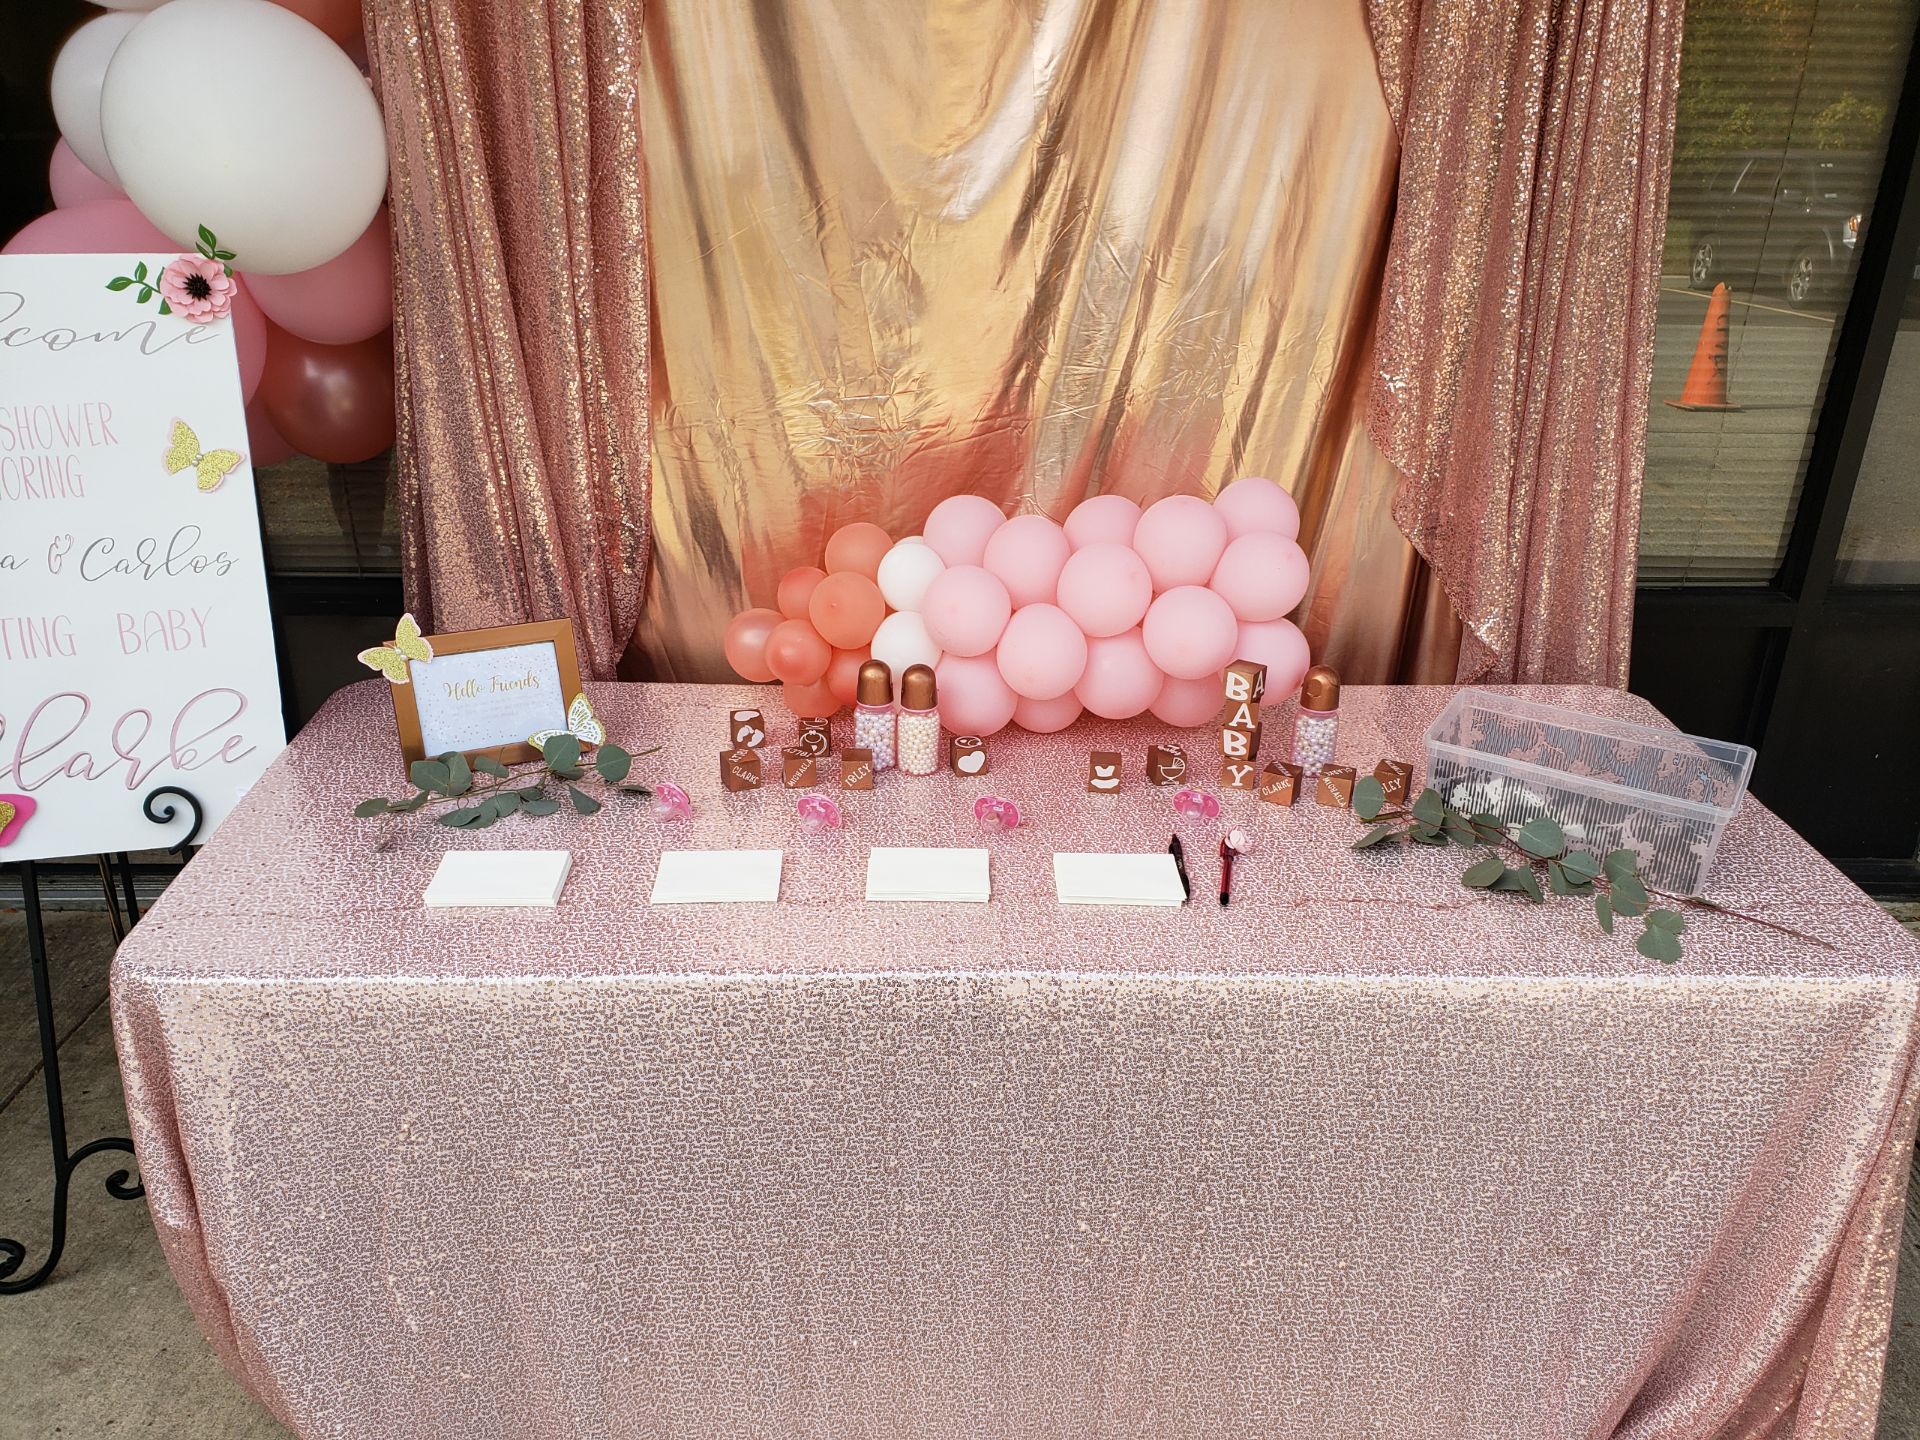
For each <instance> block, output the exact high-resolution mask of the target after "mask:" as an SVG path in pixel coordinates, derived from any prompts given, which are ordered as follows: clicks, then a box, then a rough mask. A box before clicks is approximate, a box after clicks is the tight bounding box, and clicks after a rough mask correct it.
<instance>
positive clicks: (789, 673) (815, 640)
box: [767, 620, 833, 685]
mask: <svg viewBox="0 0 1920 1440" xmlns="http://www.w3.org/2000/svg"><path fill="white" fill-rule="evenodd" d="M832 659H833V651H831V650H829V649H828V648H827V642H826V641H824V640H822V639H821V638H820V636H819V635H818V634H817V633H816V632H815V630H814V628H813V627H812V626H811V625H809V624H808V623H807V622H806V621H804V620H782V621H781V622H780V623H779V624H778V625H776V626H774V627H773V633H772V634H771V635H769V636H767V669H769V670H771V671H772V672H773V678H774V679H776V680H784V681H785V682H786V683H787V684H789V685H812V684H815V683H816V682H818V681H819V680H820V679H821V677H822V676H824V675H825V674H826V673H827V662H828V661H830V660H832Z"/></svg>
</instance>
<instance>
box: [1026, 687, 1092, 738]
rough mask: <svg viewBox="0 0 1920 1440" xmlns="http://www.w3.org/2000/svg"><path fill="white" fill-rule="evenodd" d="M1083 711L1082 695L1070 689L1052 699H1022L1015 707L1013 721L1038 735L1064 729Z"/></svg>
mask: <svg viewBox="0 0 1920 1440" xmlns="http://www.w3.org/2000/svg"><path fill="white" fill-rule="evenodd" d="M1082 713H1083V707H1082V706H1081V704H1080V697H1079V696H1077V695H1075V694H1074V693H1073V692H1072V691H1071V690H1069V691H1068V692H1067V693H1066V694H1064V695H1056V696H1055V697H1054V698H1053V699H1051V700H1022V701H1020V703H1019V704H1017V705H1015V706H1014V707H1013V723H1014V724H1016V725H1018V726H1019V727H1020V728H1021V729H1022V730H1031V731H1032V732H1033V733H1034V734H1036V735H1051V734H1053V733H1054V732H1055V731H1057V730H1064V729H1066V728H1067V727H1068V726H1069V725H1071V724H1073V722H1074V721H1076V720H1078V719H1079V718H1080V716H1081V714H1082Z"/></svg>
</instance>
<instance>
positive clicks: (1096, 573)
mask: <svg viewBox="0 0 1920 1440" xmlns="http://www.w3.org/2000/svg"><path fill="white" fill-rule="evenodd" d="M1299 530H1300V515H1299V511H1298V509H1297V508H1296V507H1295V506H1294V503H1293V497H1292V496H1290V495H1289V494H1288V493H1287V492H1286V491H1285V490H1284V489H1282V488H1281V487H1280V486H1278V485H1276V484H1275V483H1274V482H1273V481H1271V480H1265V479H1261V478H1258V477H1252V476H1250V477H1248V478H1246V479H1243V480H1237V481H1235V482H1234V483H1233V484H1232V485H1229V486H1227V487H1226V488H1225V489H1224V490H1222V491H1221V492H1220V495H1219V497H1218V498H1217V499H1216V500H1215V501H1214V502H1213V503H1212V504H1208V503H1207V502H1206V501H1205V500H1202V499H1199V498H1197V497H1195V496H1191V495H1176V496H1171V497H1169V498H1167V499H1165V500H1161V501H1158V502H1157V503H1155V504H1153V505H1150V506H1148V507H1147V508H1146V509H1145V510H1144V511H1143V510H1141V508H1140V507H1139V506H1138V505H1136V504H1134V502H1133V501H1131V500H1128V499H1125V498H1123V497H1121V496H1118V495H1101V496H1097V497H1095V498H1094V499H1091V500H1087V501H1085V502H1083V503H1082V504H1080V505H1079V506H1077V507H1075V509H1074V511H1073V513H1072V514H1070V515H1069V516H1068V517H1067V520H1066V523H1065V524H1064V525H1059V524H1055V523H1054V522H1053V521H1052V520H1049V519H1047V518H1046V517H1045V516H1042V515H1019V516H1015V517H1014V518H1013V519H1010V520H1009V519H1007V518H1006V517H1005V516H1004V515H1002V513H1001V511H1000V508H999V507H998V506H997V505H994V504H993V503H992V502H991V501H989V500H986V499H984V498H982V497H980V496H977V495H957V496H955V497H953V498H952V499H950V500H944V501H942V502H941V503H940V504H939V505H937V506H935V507H934V510H933V513H932V514H930V515H929V516H928V517H927V523H926V529H925V536H924V540H925V545H926V547H927V548H929V549H930V550H932V551H933V554H934V556H935V557H937V559H938V561H939V562H940V566H941V568H940V569H939V571H938V573H937V574H935V575H934V576H933V577H932V579H931V581H930V582H929V583H928V584H927V585H926V586H925V589H924V594H923V595H922V596H921V598H920V602H919V605H918V612H919V619H920V622H921V624H922V626H923V627H924V631H925V634H926V636H927V637H928V639H929V640H930V641H931V643H932V645H933V646H935V647H936V648H937V649H938V650H939V651H940V658H939V661H938V664H937V665H936V667H935V668H936V674H937V676H938V679H939V692H940V717H941V720H942V722H943V723H944V724H945V725H946V726H947V728H948V729H950V730H954V731H958V732H961V733H966V734H976V735H989V734H992V733H993V732H994V731H996V730H999V729H1001V728H1002V727H1004V726H1005V725H1007V724H1008V723H1010V722H1011V723H1013V724H1016V725H1019V726H1021V727H1023V728H1025V729H1028V730H1034V731H1040V732H1048V731H1054V730H1061V729H1064V728H1066V727H1067V726H1068V725H1071V724H1072V723H1073V722H1074V721H1075V720H1077V719H1078V718H1079V717H1080V716H1081V714H1082V713H1084V712H1087V711H1091V712H1092V713H1093V714H1095V715H1099V716H1102V717H1104V718H1106V719H1110V720H1122V719H1127V718H1129V717H1131V716H1134V715H1139V714H1143V713H1145V712H1148V711H1151V712H1152V713H1153V714H1154V715H1155V716H1156V717H1157V718H1159V719H1160V720H1163V721H1165V722H1166V723H1167V724H1169V725H1176V726H1192V725H1202V724H1205V723H1207V722H1208V721H1209V720H1211V719H1213V718H1214V716H1215V715H1217V714H1218V713H1219V710H1220V672H1221V670H1222V669H1224V668H1225V667H1226V666H1227V665H1228V664H1230V663H1232V662H1233V661H1235V660H1253V661H1256V662H1258V663H1260V664H1263V665H1265V666H1266V667H1267V672H1268V682H1267V700H1268V702H1269V703H1273V702H1276V701H1278V700H1281V699H1284V698H1285V697H1286V696H1288V695H1290V694H1291V693H1292V692H1293V691H1294V689H1295V688H1296V687H1298V685H1299V683H1300V680H1301V677H1302V676H1303V675H1305V673H1306V670H1307V665H1308V663H1309V661H1308V654H1307V642H1306V637H1305V636H1303V635H1302V634H1301V633H1300V631H1299V630H1298V629H1297V628H1296V627H1295V626H1294V625H1293V623H1292V622H1291V621H1289V620H1288V619H1286V618H1285V617H1286V615H1287V613H1288V612H1289V611H1290V610H1292V609H1293V608H1294V607H1295V606H1296V605H1298V604H1299V603H1300V601H1301V599H1302V597H1304V596H1305V594H1306V591H1307V557H1306V554H1305V552H1303V551H1302V550H1301V548H1300V546H1299V544H1298V543H1297V542H1296V538H1295V537H1296V536H1297V535H1298V534H1299ZM903 543H907V542H903ZM891 598H892V597H889V599H891ZM886 623H887V624H892V623H894V622H893V620H892V619H889V620H888V621H887V622H886ZM876 653H878V651H877V650H876Z"/></svg>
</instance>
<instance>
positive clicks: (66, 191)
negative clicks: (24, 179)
mask: <svg viewBox="0 0 1920 1440" xmlns="http://www.w3.org/2000/svg"><path fill="white" fill-rule="evenodd" d="M47 188H48V189H50V190H51V191H53V203H54V204H55V205H56V206H58V207H59V208H60V209H62V210H66V209H70V208H71V207H73V206H75V205H84V204H86V203H87V202H88V201H89V200H125V199H126V198H127V197H126V192H125V191H123V190H118V189H116V188H115V187H114V185H113V183H112V182H111V181H108V180H102V179H101V178H100V177H99V176H98V175H96V174H94V173H93V171H91V170H89V169H88V168H87V167H86V163H85V162H84V161H83V160H81V158H80V157H79V156H78V155H76V154H74V153H73V147H72V146H71V145H69V144H67V142H66V141H65V140H56V141H54V144H53V158H52V159H50V160H49V161H47Z"/></svg>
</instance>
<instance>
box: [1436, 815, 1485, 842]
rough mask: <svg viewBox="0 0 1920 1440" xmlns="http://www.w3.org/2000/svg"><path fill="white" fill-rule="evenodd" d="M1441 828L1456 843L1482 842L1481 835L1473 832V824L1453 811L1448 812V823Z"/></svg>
mask: <svg viewBox="0 0 1920 1440" xmlns="http://www.w3.org/2000/svg"><path fill="white" fill-rule="evenodd" d="M1441 828H1442V829H1443V830H1445V831H1446V835H1447V839H1449V840H1451V841H1452V842H1453V843H1454V844H1456V845H1461V846H1472V845H1478V844H1479V843H1480V837H1479V836H1478V835H1476V834H1474V833H1473V826H1472V825H1470V824H1468V823H1467V822H1466V820H1464V819H1462V818H1461V817H1459V816H1457V815H1454V814H1452V813H1449V814H1448V816H1447V823H1446V824H1445V825H1444V826H1442V827H1441Z"/></svg>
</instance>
